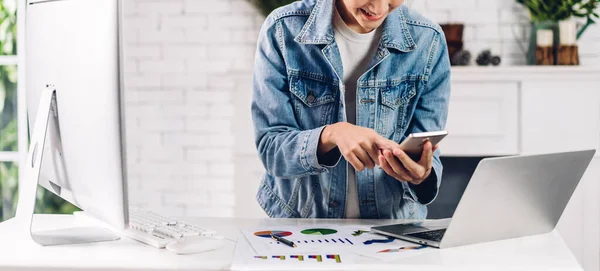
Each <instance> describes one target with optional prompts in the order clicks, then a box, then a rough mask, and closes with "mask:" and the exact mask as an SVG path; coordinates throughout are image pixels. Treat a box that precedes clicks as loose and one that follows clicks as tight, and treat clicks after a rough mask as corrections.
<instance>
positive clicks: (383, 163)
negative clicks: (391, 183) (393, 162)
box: [377, 154, 406, 181]
mask: <svg viewBox="0 0 600 271" xmlns="http://www.w3.org/2000/svg"><path fill="white" fill-rule="evenodd" d="M377 159H378V160H379V166H380V167H381V168H382V169H383V171H385V173H387V175H390V176H392V177H393V178H394V179H396V180H399V181H406V180H404V179H403V178H401V177H400V176H398V174H396V172H394V169H392V167H391V166H390V164H389V163H388V162H387V160H386V159H385V156H383V154H381V155H379V156H378V157H377Z"/></svg>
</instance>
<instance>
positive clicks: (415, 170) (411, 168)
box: [394, 148, 425, 179]
mask: <svg viewBox="0 0 600 271" xmlns="http://www.w3.org/2000/svg"><path fill="white" fill-rule="evenodd" d="M394 156H396V157H398V159H400V162H402V165H403V166H404V168H406V171H407V173H408V174H409V175H410V176H411V177H412V179H420V178H421V177H422V175H423V173H424V172H425V170H424V169H423V167H422V166H421V165H419V164H418V163H417V162H415V161H413V160H412V158H410V157H409V156H408V155H407V154H406V153H405V152H404V151H403V150H401V149H399V148H396V149H394Z"/></svg>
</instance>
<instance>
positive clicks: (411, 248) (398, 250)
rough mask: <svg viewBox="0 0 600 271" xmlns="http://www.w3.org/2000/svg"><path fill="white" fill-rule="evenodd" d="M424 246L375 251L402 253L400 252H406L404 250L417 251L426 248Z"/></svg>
mask: <svg viewBox="0 0 600 271" xmlns="http://www.w3.org/2000/svg"><path fill="white" fill-rule="evenodd" d="M426 247H427V246H426V245H422V246H411V247H401V248H389V249H384V250H381V251H377V253H390V252H402V251H406V250H417V249H423V248H426Z"/></svg>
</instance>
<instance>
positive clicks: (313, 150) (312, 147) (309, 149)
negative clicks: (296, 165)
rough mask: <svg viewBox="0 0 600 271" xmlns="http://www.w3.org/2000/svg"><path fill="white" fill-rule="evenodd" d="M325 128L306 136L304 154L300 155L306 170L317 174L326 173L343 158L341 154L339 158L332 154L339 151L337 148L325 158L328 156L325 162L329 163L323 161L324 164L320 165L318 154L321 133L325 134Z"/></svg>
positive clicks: (310, 132) (315, 130)
mask: <svg viewBox="0 0 600 271" xmlns="http://www.w3.org/2000/svg"><path fill="white" fill-rule="evenodd" d="M324 128H325V126H323V127H319V128H317V129H314V130H310V131H309V133H308V134H307V135H306V138H305V141H304V144H303V146H302V153H301V155H300V159H301V160H302V165H303V166H304V167H305V169H306V170H311V171H313V172H317V173H321V172H326V171H327V169H329V168H333V167H335V166H336V165H337V164H338V163H339V162H340V160H341V158H342V155H341V153H340V154H339V155H338V156H337V157H335V156H334V155H333V154H335V153H333V154H331V152H333V151H336V150H337V148H335V149H333V150H332V151H330V152H328V153H326V154H325V156H327V159H325V160H327V161H323V162H324V164H321V163H319V162H320V159H319V154H318V148H319V141H320V139H321V132H323V129H324ZM337 152H338V153H339V150H337ZM329 156H331V157H329ZM321 158H324V157H321Z"/></svg>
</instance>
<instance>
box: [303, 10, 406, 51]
mask: <svg viewBox="0 0 600 271" xmlns="http://www.w3.org/2000/svg"><path fill="white" fill-rule="evenodd" d="M333 1H335V0H333ZM333 1H332V0H318V1H317V3H316V5H315V7H314V8H313V10H312V12H311V13H310V16H309V17H308V20H307V21H306V23H305V24H304V26H303V27H302V30H301V31H300V34H298V36H296V38H295V40H296V41H297V42H300V43H303V44H330V43H331V42H332V41H333V39H334V32H333V23H332V20H331V18H333V9H334V2H333ZM404 12H406V7H405V6H401V7H399V8H397V9H396V10H394V11H393V12H391V13H390V14H389V15H388V16H387V18H386V19H385V21H384V22H383V24H382V27H383V32H382V36H381V41H382V45H383V46H384V47H387V48H393V49H396V50H399V51H402V52H410V51H412V50H414V49H415V48H417V45H416V43H415V41H414V40H413V38H412V35H411V34H410V31H409V29H408V26H407V24H406V16H405V15H404ZM323 18H329V19H328V20H327V21H326V22H327V23H321V22H322V21H319V22H320V23H316V21H317V19H323Z"/></svg>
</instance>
